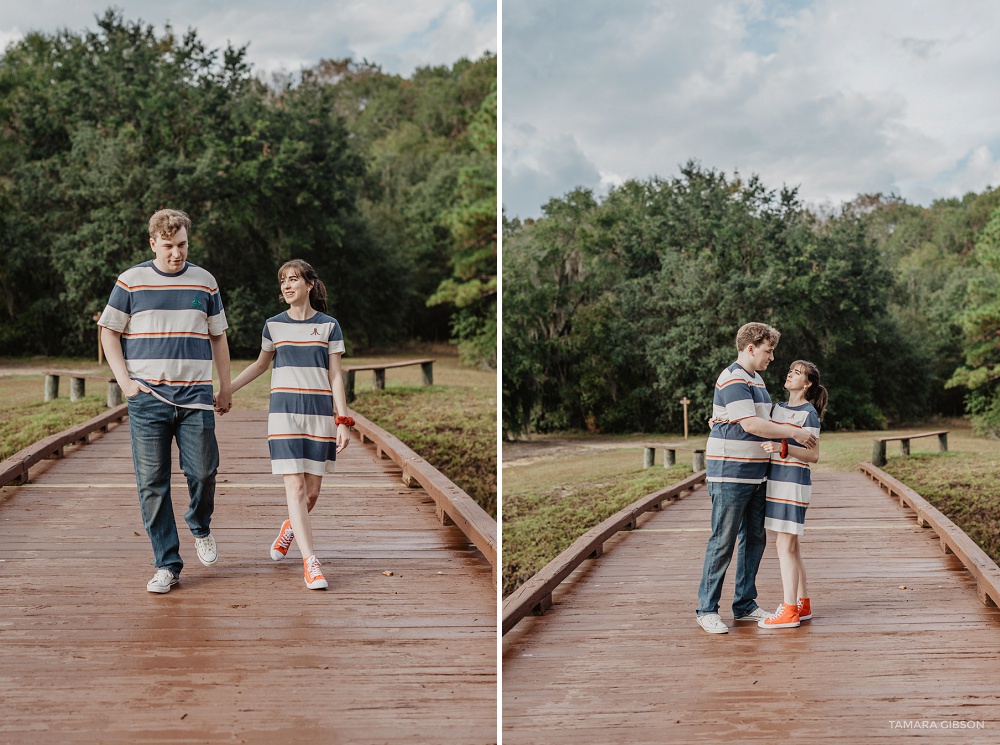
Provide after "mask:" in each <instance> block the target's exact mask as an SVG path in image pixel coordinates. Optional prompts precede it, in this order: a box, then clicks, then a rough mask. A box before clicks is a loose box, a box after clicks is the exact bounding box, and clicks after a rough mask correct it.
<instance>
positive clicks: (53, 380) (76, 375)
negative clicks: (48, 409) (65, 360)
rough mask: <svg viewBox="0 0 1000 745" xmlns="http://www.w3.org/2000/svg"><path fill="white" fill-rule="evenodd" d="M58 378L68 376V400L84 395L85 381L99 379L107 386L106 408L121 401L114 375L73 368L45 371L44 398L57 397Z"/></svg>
mask: <svg viewBox="0 0 1000 745" xmlns="http://www.w3.org/2000/svg"><path fill="white" fill-rule="evenodd" d="M59 378H69V400H70V401H76V400H78V399H81V398H83V397H84V396H85V395H86V381H87V380H88V379H89V380H100V381H103V382H104V383H107V386H108V408H109V409H113V408H114V407H116V406H118V405H119V404H121V402H122V389H121V388H120V387H119V386H118V381H117V380H115V378H114V376H113V375H112V376H110V377H109V376H107V375H98V374H96V373H87V372H77V371H74V370H46V371H45V400H46V401H51V400H52V399H54V398H59Z"/></svg>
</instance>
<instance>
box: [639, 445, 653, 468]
mask: <svg viewBox="0 0 1000 745" xmlns="http://www.w3.org/2000/svg"><path fill="white" fill-rule="evenodd" d="M655 454H656V450H655V449H654V448H644V449H643V451H642V467H643V468H650V467H651V466H652V465H653V457H654V455H655Z"/></svg>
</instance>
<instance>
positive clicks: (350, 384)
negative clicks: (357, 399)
mask: <svg viewBox="0 0 1000 745" xmlns="http://www.w3.org/2000/svg"><path fill="white" fill-rule="evenodd" d="M345 387H346V388H347V391H346V393H347V403H351V402H352V401H354V370H348V371H347V385H346V386H345Z"/></svg>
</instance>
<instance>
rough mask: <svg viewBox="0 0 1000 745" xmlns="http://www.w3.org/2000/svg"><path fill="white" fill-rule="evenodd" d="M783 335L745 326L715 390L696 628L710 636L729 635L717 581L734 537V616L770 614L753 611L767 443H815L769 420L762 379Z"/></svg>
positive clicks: (761, 548)
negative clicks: (708, 516) (708, 525)
mask: <svg viewBox="0 0 1000 745" xmlns="http://www.w3.org/2000/svg"><path fill="white" fill-rule="evenodd" d="M780 338H781V334H780V333H779V332H778V331H777V330H776V329H774V328H772V327H770V326H768V325H767V324H763V323H748V324H745V325H744V326H742V327H741V328H740V330H739V332H738V333H737V334H736V352H737V357H736V362H734V363H733V364H731V365H730V366H729V367H727V368H726V369H725V370H723V371H722V374H721V375H720V376H719V379H718V381H717V382H716V384H715V398H714V401H713V410H712V431H711V433H710V434H709V436H708V445H707V447H706V450H705V458H706V461H707V466H708V473H707V476H706V481H707V482H708V493H709V496H710V497H711V498H712V535H711V537H710V538H709V539H708V546H707V547H706V549H705V565H704V568H703V570H702V575H701V585H700V587H699V588H698V610H697V620H698V624H699V625H700V626H701V627H702V628H703V629H705V631H707V632H708V633H710V634H726V633H728V632H729V627H728V626H726V624H725V623H724V622H723V620H722V617H721V616H720V615H719V599H720V598H721V597H722V582H723V580H724V579H725V576H726V570H727V569H728V568H729V563H730V561H732V558H733V549H734V547H735V546H736V542H737V538H739V551H738V559H737V569H736V588H735V593H734V597H733V617H734V619H735V620H737V621H753V622H754V623H756V622H757V621H759V620H760V619H762V618H766V617H767V616H768V614H767V613H766V612H765V611H764V610H763V609H762V608H760V607H759V606H758V605H757V600H756V598H757V587H756V581H757V568H758V567H759V566H760V559H761V557H762V556H763V555H764V546H765V544H766V542H767V535H766V533H765V532H764V510H765V505H766V481H767V468H768V463H769V462H770V454H769V453H767V452H765V451H764V449H763V448H761V446H760V443H761V442H763V441H764V440H780V439H783V438H787V439H795V440H797V441H798V442H799V443H800V444H801V445H802V446H803V447H812V446H813V445H814V444H815V440H816V438H815V436H814V435H811V434H808V433H805V432H804V431H803V430H802V429H800V428H798V427H795V426H793V425H790V424H778V423H776V422H772V421H771V419H770V412H771V397H770V396H769V395H768V394H767V387H766V386H765V385H764V380H763V379H762V378H761V377H760V371H762V370H766V369H767V366H768V365H769V364H770V363H771V361H772V360H774V348H775V347H776V346H777V344H778V339H780Z"/></svg>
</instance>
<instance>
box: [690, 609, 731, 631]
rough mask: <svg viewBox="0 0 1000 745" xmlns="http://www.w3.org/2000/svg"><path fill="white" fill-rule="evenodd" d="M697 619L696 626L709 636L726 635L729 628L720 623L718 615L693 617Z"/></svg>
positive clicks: (720, 619)
mask: <svg viewBox="0 0 1000 745" xmlns="http://www.w3.org/2000/svg"><path fill="white" fill-rule="evenodd" d="M695 618H697V619H698V625H699V626H701V627H702V628H703V629H705V631H707V632H708V633H709V634H728V633H729V627H728V626H726V624H725V623H723V621H722V616H720V615H719V614H718V613H706V614H705V615H703V616H695Z"/></svg>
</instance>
